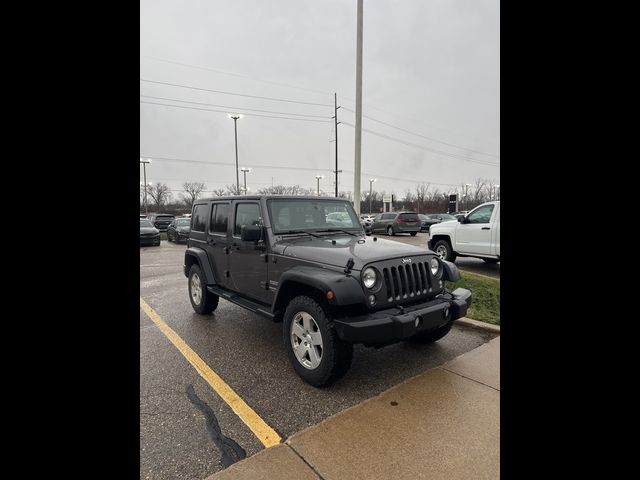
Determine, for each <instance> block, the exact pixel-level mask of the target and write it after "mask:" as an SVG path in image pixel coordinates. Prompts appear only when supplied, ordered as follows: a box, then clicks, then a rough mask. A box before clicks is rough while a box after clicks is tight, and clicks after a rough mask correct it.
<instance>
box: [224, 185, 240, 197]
mask: <svg viewBox="0 0 640 480" xmlns="http://www.w3.org/2000/svg"><path fill="white" fill-rule="evenodd" d="M225 194H226V195H242V187H240V188H238V185H235V184H233V185H227V187H226V192H225Z"/></svg>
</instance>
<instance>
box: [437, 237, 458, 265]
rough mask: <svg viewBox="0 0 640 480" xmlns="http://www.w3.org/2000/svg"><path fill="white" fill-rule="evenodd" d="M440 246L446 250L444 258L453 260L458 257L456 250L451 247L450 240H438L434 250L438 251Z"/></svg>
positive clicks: (448, 260) (449, 260) (442, 249)
mask: <svg viewBox="0 0 640 480" xmlns="http://www.w3.org/2000/svg"><path fill="white" fill-rule="evenodd" d="M438 248H440V249H441V251H444V252H445V256H444V260H446V261H447V262H453V261H455V259H456V252H454V251H453V249H452V248H451V244H450V243H449V241H448V240H438V241H437V242H436V244H435V245H434V246H433V251H434V252H436V253H438Z"/></svg>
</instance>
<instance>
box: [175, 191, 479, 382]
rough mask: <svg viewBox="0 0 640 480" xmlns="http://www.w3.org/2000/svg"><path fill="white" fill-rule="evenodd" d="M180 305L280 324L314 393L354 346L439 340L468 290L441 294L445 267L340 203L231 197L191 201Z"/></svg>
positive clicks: (345, 364)
mask: <svg viewBox="0 0 640 480" xmlns="http://www.w3.org/2000/svg"><path fill="white" fill-rule="evenodd" d="M184 274H185V276H187V277H188V290H189V299H190V301H191V305H192V306H193V309H194V310H195V311H196V312H197V313H199V314H202V315H206V314H210V313H211V312H213V311H214V310H215V309H216V307H217V306H218V302H219V299H220V297H222V298H224V299H225V300H227V301H229V302H232V303H235V304H236V305H239V306H241V307H243V308H246V309H247V310H250V311H252V312H254V313H257V314H259V315H262V316H264V317H267V318H270V319H272V320H274V321H282V322H283V338H284V345H285V348H286V350H287V353H288V356H289V359H290V361H291V363H292V365H293V368H294V369H295V370H296V372H297V373H298V375H300V376H301V377H302V379H303V380H305V381H306V382H308V383H310V384H311V385H314V386H316V387H321V386H325V385H329V384H331V383H332V382H334V381H335V380H337V379H339V378H340V377H342V376H343V375H344V374H345V373H346V372H347V370H348V369H349V367H350V365H351V360H352V357H353V344H356V343H362V344H364V345H366V346H374V347H380V346H384V345H388V344H391V343H394V342H397V341H401V340H407V339H408V340H414V341H417V342H421V343H431V342H435V341H437V340H439V339H441V338H442V337H444V336H445V335H446V334H447V333H449V330H450V329H451V326H452V324H453V322H454V321H455V320H456V319H458V318H460V317H462V316H464V315H465V314H466V312H467V307H468V306H469V305H470V303H471V292H470V291H469V290H466V289H463V288H458V289H456V290H455V291H453V292H448V291H447V290H446V289H445V288H444V281H445V280H451V281H456V280H458V279H459V273H458V270H457V268H456V266H455V265H454V264H453V263H450V262H446V261H442V260H440V259H439V258H438V256H437V255H436V254H435V253H434V252H432V251H430V250H426V249H424V248H421V247H416V246H411V245H405V244H402V243H399V242H395V241H391V240H383V239H379V238H376V237H368V236H366V235H365V232H364V230H363V228H362V226H361V224H360V220H359V219H358V216H357V215H356V213H355V211H354V209H353V206H352V205H351V203H350V202H348V201H347V200H344V199H340V198H327V197H300V196H296V197H288V196H275V195H274V196H237V197H216V198H211V199H201V200H197V201H196V202H195V203H194V205H193V210H192V216H191V231H190V233H189V239H188V241H187V249H186V252H185V256H184Z"/></svg>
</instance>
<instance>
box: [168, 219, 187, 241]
mask: <svg viewBox="0 0 640 480" xmlns="http://www.w3.org/2000/svg"><path fill="white" fill-rule="evenodd" d="M190 230H191V218H176V219H175V220H174V221H173V222H171V223H170V224H169V226H168V227H167V240H168V241H170V242H176V243H178V242H182V241H185V242H186V241H187V239H188V238H189V231H190Z"/></svg>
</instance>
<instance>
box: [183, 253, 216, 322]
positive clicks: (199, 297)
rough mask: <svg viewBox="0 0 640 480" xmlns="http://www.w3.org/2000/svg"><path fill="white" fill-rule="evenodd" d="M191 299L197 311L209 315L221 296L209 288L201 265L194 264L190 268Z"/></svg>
mask: <svg viewBox="0 0 640 480" xmlns="http://www.w3.org/2000/svg"><path fill="white" fill-rule="evenodd" d="M189 300H190V301H191V306H192V307H193V309H194V310H195V312H196V313H199V314H200V315H208V314H209V313H211V312H213V311H214V310H215V309H216V308H217V306H218V302H219V301H220V297H218V295H216V294H215V293H211V292H210V291H209V290H207V285H206V284H205V282H204V275H202V270H200V265H198V264H193V265H191V268H190V269H189Z"/></svg>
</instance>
